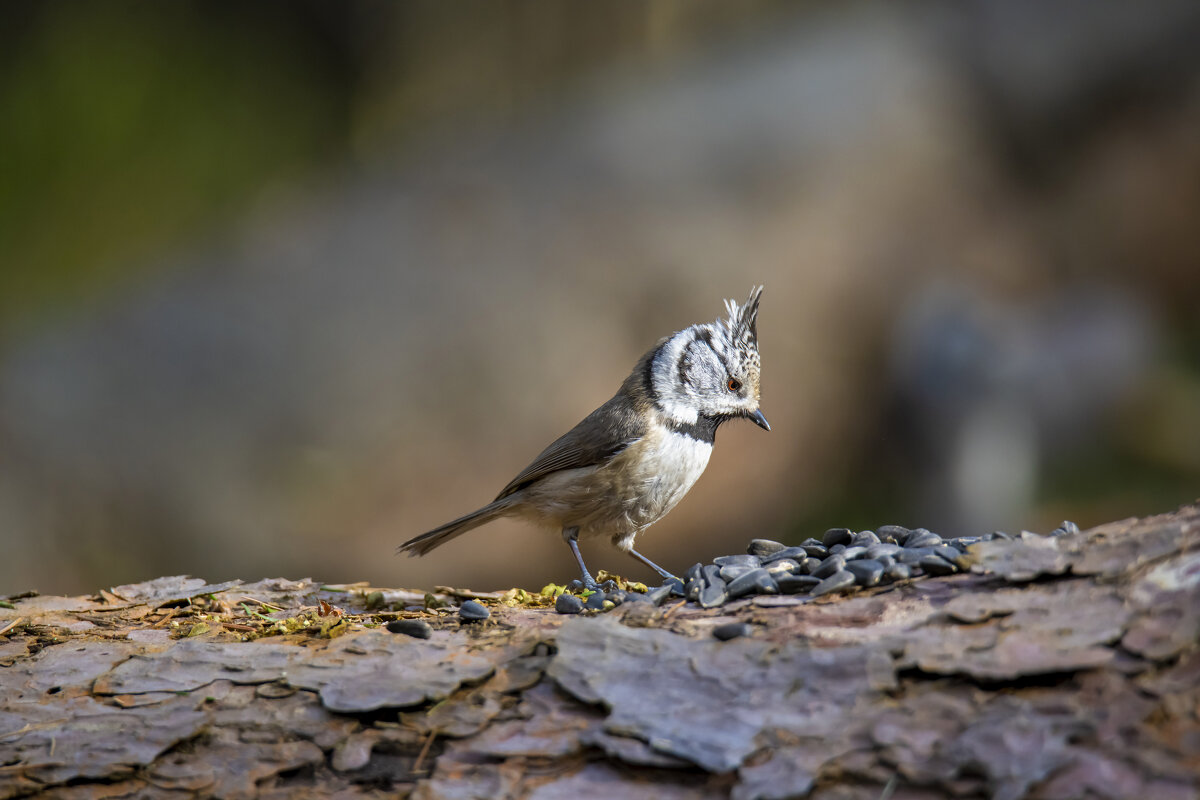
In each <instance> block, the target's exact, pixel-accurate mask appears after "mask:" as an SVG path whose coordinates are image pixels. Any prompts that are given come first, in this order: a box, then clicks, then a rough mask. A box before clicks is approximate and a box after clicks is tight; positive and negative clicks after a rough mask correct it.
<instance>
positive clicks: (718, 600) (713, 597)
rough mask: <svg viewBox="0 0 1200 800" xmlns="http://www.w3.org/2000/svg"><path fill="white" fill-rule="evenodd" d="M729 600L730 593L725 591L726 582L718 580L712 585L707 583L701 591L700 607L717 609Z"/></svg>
mask: <svg viewBox="0 0 1200 800" xmlns="http://www.w3.org/2000/svg"><path fill="white" fill-rule="evenodd" d="M728 599H729V593H728V592H727V591H725V581H723V580H721V579H720V578H717V580H716V581H714V582H712V583H706V584H705V585H704V588H703V589H701V590H700V598H699V601H700V607H701V608H716V607H717V606H719V605H722V604H723V603H724V602H725V601H726V600H728Z"/></svg>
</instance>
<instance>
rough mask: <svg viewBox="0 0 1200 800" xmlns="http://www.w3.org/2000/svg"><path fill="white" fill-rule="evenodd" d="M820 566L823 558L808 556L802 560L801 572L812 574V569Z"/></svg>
mask: <svg viewBox="0 0 1200 800" xmlns="http://www.w3.org/2000/svg"><path fill="white" fill-rule="evenodd" d="M819 566H821V559H819V558H806V559H804V560H803V561H801V562H800V574H801V575H811V574H812V571H813V570H814V569H816V568H817V567H819Z"/></svg>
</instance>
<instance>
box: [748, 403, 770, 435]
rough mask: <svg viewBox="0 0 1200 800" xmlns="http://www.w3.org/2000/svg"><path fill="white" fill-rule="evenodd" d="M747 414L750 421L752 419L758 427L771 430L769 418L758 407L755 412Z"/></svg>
mask: <svg viewBox="0 0 1200 800" xmlns="http://www.w3.org/2000/svg"><path fill="white" fill-rule="evenodd" d="M746 416H747V417H748V418H749V419H750V421H752V422H753V423H754V424H755V425H757V426H758V427H760V428H762V429H763V430H764V431H769V430H771V426H770V425H769V424H768V423H767V418H766V417H764V416H763V413H762V412H761V411H759V410H758V409H757V408H756V409H754V413H753V414H747V415H746Z"/></svg>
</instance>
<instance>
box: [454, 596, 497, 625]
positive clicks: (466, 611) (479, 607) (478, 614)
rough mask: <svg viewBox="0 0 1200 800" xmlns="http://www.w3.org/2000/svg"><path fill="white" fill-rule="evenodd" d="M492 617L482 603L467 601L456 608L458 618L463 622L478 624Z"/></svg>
mask: <svg viewBox="0 0 1200 800" xmlns="http://www.w3.org/2000/svg"><path fill="white" fill-rule="evenodd" d="M491 615H492V612H490V611H488V610H487V608H486V607H485V606H484V605H483V603H479V602H476V601H475V600H467V601H466V602H464V603H463V604H462V605H461V606H459V607H458V616H459V618H460V619H461V620H462V621H463V622H479V621H480V620H485V619H487V618H488V617H490V616H491Z"/></svg>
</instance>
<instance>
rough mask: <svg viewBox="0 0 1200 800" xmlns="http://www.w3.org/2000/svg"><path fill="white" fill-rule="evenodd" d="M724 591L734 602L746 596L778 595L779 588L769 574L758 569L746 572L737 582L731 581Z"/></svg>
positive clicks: (760, 568)
mask: <svg viewBox="0 0 1200 800" xmlns="http://www.w3.org/2000/svg"><path fill="white" fill-rule="evenodd" d="M726 591H728V592H729V597H730V598H731V599H734V600H736V599H737V598H739V597H745V596H746V595H748V594H779V587H778V586H776V585H775V579H774V578H772V577H771V573H769V572H767V571H766V570H765V569H763V568H762V567H759V568H758V569H756V570H753V571H751V572H747V573H746V574H745V575H743V576H741V577H740V578H738V579H737V580H735V581H731V582H730V583H729V586H728V587H727V589H726Z"/></svg>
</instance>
